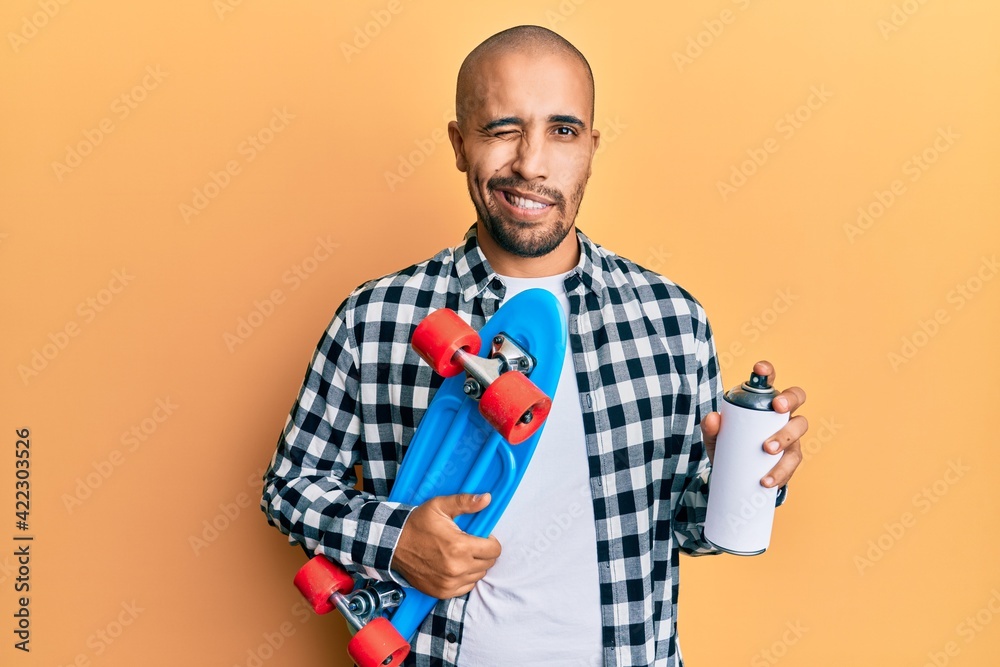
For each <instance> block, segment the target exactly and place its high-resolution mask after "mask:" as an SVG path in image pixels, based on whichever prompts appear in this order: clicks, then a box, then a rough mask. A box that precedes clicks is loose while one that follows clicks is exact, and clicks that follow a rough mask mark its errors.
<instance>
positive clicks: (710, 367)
mask: <svg viewBox="0 0 1000 667" xmlns="http://www.w3.org/2000/svg"><path fill="white" fill-rule="evenodd" d="M577 235H578V237H579V241H580V261H579V263H578V265H577V267H576V269H575V270H574V271H573V272H572V273H570V274H568V276H567V278H566V280H565V283H564V285H565V288H566V292H567V295H568V296H569V301H570V305H571V313H570V317H569V336H570V345H571V349H572V353H573V364H574V367H575V369H576V376H577V381H578V383H579V390H580V404H581V406H582V407H583V419H584V427H585V430H586V448H587V460H588V463H589V466H590V481H591V484H590V490H591V495H592V498H593V506H594V516H595V521H596V531H597V556H598V562H599V572H600V582H599V585H600V596H601V618H602V624H603V628H604V630H603V638H602V639H603V644H604V664H605V665H619V666H625V665H664V666H667V665H669V666H679V665H681V664H682V663H681V657H680V651H679V649H678V645H677V636H676V630H677V622H676V619H677V593H678V554H679V552H681V551H683V552H685V553H689V554H695V555H701V554H708V553H716V550H715V549H714V548H713V547H712V546H711V545H710V544H708V543H707V542H706V541H705V539H704V537H703V535H702V528H703V522H704V518H705V505H706V501H707V491H708V488H707V481H708V475H709V470H710V468H709V462H708V458H707V456H706V454H705V450H704V447H703V444H702V436H701V429H700V428H699V423H700V421H701V418H702V416H703V415H706V414H708V413H709V412H710V411H713V410H716V409H717V405H718V401H719V400H720V387H719V366H718V362H717V359H716V355H715V347H714V344H713V341H712V333H711V329H710V328H709V325H708V320H707V319H706V317H705V313H704V311H703V310H702V308H701V305H700V304H699V303H698V302H697V301H695V299H694V298H693V297H692V296H691V295H690V294H688V293H687V292H686V291H684V290H683V289H681V288H680V287H678V286H677V285H675V284H674V283H672V282H670V281H669V280H667V279H666V278H664V277H663V276H660V275H658V274H656V273H653V272H652V271H649V270H646V269H644V268H642V267H640V266H638V265H636V264H635V263H633V262H631V261H629V260H627V259H624V258H622V257H619V256H617V255H615V254H613V253H611V252H609V251H607V250H606V249H604V248H602V247H601V246H599V245H597V244H595V243H593V242H592V241H591V240H590V239H589V238H587V237H586V236H585V235H584V234H583V233H582V232H579V231H577ZM504 290H505V288H504V285H503V282H502V280H501V279H500V278H499V277H497V275H496V274H495V273H494V272H493V269H492V268H491V267H490V265H489V263H488V262H487V260H486V257H485V256H484V255H483V253H482V250H481V249H480V247H479V244H478V242H477V238H476V235H475V227H473V228H472V229H470V230H469V233H468V234H467V235H466V238H465V242H464V244H463V245H460V246H458V247H456V248H449V249H446V250H443V251H442V252H440V253H438V254H437V255H435V256H434V257H433V258H431V259H429V260H427V261H425V262H422V263H420V264H416V265H414V266H411V267H409V268H407V269H404V270H402V271H400V272H398V273H394V274H391V275H389V276H386V277H383V278H379V279H377V280H373V281H371V282H368V283H366V284H364V285H362V286H361V287H359V288H358V289H356V290H355V291H354V292H352V293H351V294H350V296H348V298H347V299H346V300H345V301H344V302H343V303H342V304H341V305H340V307H339V308H338V309H337V312H336V315H335V316H334V318H333V321H332V322H331V323H330V326H329V328H328V329H327V330H326V332H325V333H324V335H323V337H322V339H321V340H320V343H319V346H318V349H317V350H316V353H315V355H314V357H313V359H312V363H311V364H310V367H309V369H308V371H307V372H306V376H305V382H304V384H303V387H302V390H301V392H300V393H299V396H298V399H297V401H296V403H295V405H294V406H293V407H292V410H291V414H290V415H289V417H288V420H287V422H286V424H285V429H284V432H283V434H282V437H281V439H280V440H279V442H278V448H277V451H276V452H275V455H274V459H273V460H272V462H271V466H270V469H269V470H268V471H267V473H266V475H265V478H264V482H265V487H264V496H263V500H262V502H261V507H262V509H263V510H264V512H265V513H266V514H267V517H268V521H270V522H271V523H272V524H273V525H275V526H277V527H278V528H279V529H280V530H281V531H282V532H284V533H286V534H287V535H289V540H290V541H291V542H292V543H293V544H302V545H303V546H304V547H305V549H306V550H308V552H309V553H311V554H315V553H322V554H324V555H326V556H327V557H329V558H330V559H332V560H334V561H336V562H338V563H340V564H342V565H343V566H344V567H346V568H347V569H348V570H349V571H351V572H352V573H355V574H361V575H363V576H365V577H369V578H373V579H378V580H396V581H399V579H398V577H394V575H393V574H392V573H391V572H390V570H389V563H390V561H391V559H392V553H393V549H394V548H395V545H396V541H397V540H398V538H399V534H400V529H401V528H402V526H403V524H404V522H405V521H406V518H407V516H408V515H409V512H410V511H411V509H412V507H410V506H407V505H404V504H400V503H391V502H388V501H386V498H387V496H388V495H389V490H390V488H391V487H392V483H393V480H394V479H395V477H396V473H397V471H398V469H399V464H400V461H401V460H402V458H403V454H404V452H405V451H406V445H407V443H408V442H409V441H410V438H411V437H412V436H413V432H414V429H415V427H416V425H417V424H418V422H419V421H420V417H421V415H422V414H423V413H424V410H425V409H426V408H427V405H428V403H429V402H430V400H431V397H432V396H433V394H434V391H435V390H436V389H437V388H438V387H439V386H440V384H441V382H442V379H441V378H440V377H438V376H436V375H435V374H434V373H433V372H432V370H431V368H430V367H429V366H428V365H427V364H426V363H424V362H422V361H421V360H420V359H419V358H418V357H417V355H416V353H415V352H413V351H412V350H411V349H410V335H411V333H412V332H413V329H414V327H415V326H416V324H417V323H418V322H420V321H421V320H422V319H423V318H424V317H425V316H426V315H427V314H428V313H429V312H431V311H433V310H435V309H438V308H451V309H453V310H455V311H457V312H458V313H459V314H460V315H461V316H462V317H463V319H465V320H466V321H468V322H470V323H471V324H472V326H473V327H474V328H476V329H479V328H480V327H481V326H482V325H483V323H484V322H485V321H486V320H487V319H488V318H489V317H490V316H491V315H492V314H493V313H495V312H496V310H497V308H499V306H500V304H501V302H502V301H503V298H504ZM358 464H359V465H360V469H361V475H362V479H361V487H362V490H360V491H359V490H356V488H355V487H356V485H357V478H356V473H355V465H358ZM502 557H503V556H501V558H502ZM465 604H466V597H461V598H454V599H450V600H443V601H441V602H439V603H438V604H437V606H435V608H434V610H433V612H432V613H431V615H430V616H429V617H428V618H427V620H426V621H425V622H424V623H423V625H422V626H421V627H420V630H419V633H418V635H417V637H416V640H415V641H414V642H413V644H414V647H413V652H412V653H411V655H410V657H409V658H408V659H407V663H406V664H411V665H428V666H429V665H447V666H452V665H455V664H456V659H457V656H458V650H459V647H460V645H461V639H462V623H463V618H464V612H465ZM511 622H514V623H519V622H521V623H523V622H527V619H524V618H521V619H512V621H511ZM552 639H553V642H554V646H557V645H558V638H555V637H554V638H552Z"/></svg>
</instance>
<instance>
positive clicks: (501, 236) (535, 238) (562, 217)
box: [469, 176, 586, 257]
mask: <svg viewBox="0 0 1000 667" xmlns="http://www.w3.org/2000/svg"><path fill="white" fill-rule="evenodd" d="M477 185H478V183H474V182H473V181H472V179H470V180H469V195H470V196H471V197H472V203H473V205H474V206H475V208H476V213H477V214H478V215H479V219H480V220H481V221H482V223H483V226H485V227H486V230H487V231H488V232H489V234H490V236H491V237H492V238H493V240H494V241H496V244H497V245H498V246H500V247H501V248H503V249H504V250H505V251H507V252H509V253H511V254H512V255H517V256H518V257H542V256H543V255H547V254H549V253H550V252H552V251H553V250H555V249H556V248H557V247H559V244H560V243H562V241H563V239H565V238H566V235H567V234H569V232H570V230H571V229H573V223H574V222H575V217H576V211H577V210H579V207H580V201H581V200H582V199H583V190H584V187H585V186H586V181H584V182H583V183H580V185H579V186H578V187H577V189H576V191H575V192H574V193H573V196H572V197H571V198H570V201H569V204H570V205H571V206H572V210H573V216H572V218H570V217H568V216H567V215H566V210H567V201H566V197H565V196H564V195H563V194H562V193H561V192H559V191H558V190H554V189H552V188H546V187H531V186H529V185H528V183H527V182H525V181H524V180H522V179H520V178H517V177H515V176H494V177H492V178H491V179H490V180H489V181H487V183H486V187H487V192H489V193H490V200H489V201H485V202H484V201H480V200H479V198H478V197H477V196H476V194H477V193H478V192H480V190H479V189H478V188H477ZM497 188H514V189H517V190H520V191H522V192H527V193H534V194H537V195H540V196H543V197H545V198H547V199H550V200H552V202H553V206H554V207H555V208H556V210H557V211H558V213H559V215H558V217H557V218H556V220H555V221H554V222H551V223H537V222H523V221H521V220H517V219H515V218H511V217H508V216H507V215H506V214H505V212H503V211H502V210H501V209H500V205H499V204H498V203H497V202H496V201H494V200H493V193H495V192H497ZM497 196H500V197H502V196H503V195H502V194H500V195H497Z"/></svg>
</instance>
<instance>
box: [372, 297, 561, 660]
mask: <svg viewBox="0 0 1000 667" xmlns="http://www.w3.org/2000/svg"><path fill="white" fill-rule="evenodd" d="M501 332H503V333H505V334H506V335H508V336H510V337H511V338H513V339H514V340H515V341H517V342H518V344H520V345H523V346H525V347H526V348H527V349H528V352H529V353H530V354H531V356H532V357H534V358H535V360H536V362H537V364H536V366H535V368H534V370H532V372H531V375H530V378H531V381H532V382H534V383H535V385H537V386H538V388H539V389H541V390H542V391H543V392H545V394H546V395H548V396H549V397H550V398H552V397H554V396H555V394H556V385H557V384H558V383H559V375H560V373H562V365H563V359H564V358H565V354H566V340H567V332H566V315H565V313H564V312H563V309H562V306H561V305H560V304H559V301H558V300H557V299H556V297H555V296H553V295H552V294H550V293H549V292H547V291H546V290H542V289H529V290H525V291H523V292H521V293H520V294H518V295H517V296H514V297H513V298H511V299H510V300H509V301H507V302H506V303H504V304H503V305H502V306H501V307H500V308H499V309H498V310H497V312H496V314H494V315H493V317H491V318H490V319H489V321H488V322H487V323H486V324H485V325H484V326H483V328H482V329H481V330H480V331H479V337H480V339H481V340H482V347H481V349H480V351H479V355H480V356H483V357H485V356H488V354H489V351H490V342H491V341H492V340H493V337H494V336H495V335H497V334H499V333H501ZM464 383H465V373H459V374H458V375H456V376H453V377H450V378H447V379H446V380H445V381H444V382H443V383H442V384H441V387H440V388H439V389H438V390H437V393H435V394H434V398H433V399H432V400H431V403H430V406H428V408H427V412H425V413H424V416H423V418H422V419H421V420H420V424H418V425H417V430H416V432H415V433H414V435H413V438H412V439H411V441H410V444H409V446H408V448H407V450H406V456H405V457H404V458H403V463H402V465H401V466H400V470H399V475H398V476H397V478H396V481H395V483H394V484H393V487H392V491H391V492H390V493H389V500H391V501H395V502H402V503H407V504H410V505H419V504H421V503H423V502H424V501H425V500H428V499H429V498H433V497H435V496H447V495H451V494H455V493H490V494H491V499H490V504H489V505H488V506H487V507H486V508H485V509H483V510H482V511H481V512H477V513H476V514H467V515H463V516H459V517H457V518H456V519H455V523H456V524H458V527H459V528H461V529H462V530H464V531H465V532H466V533H469V534H470V535H475V536H477V537H486V536H488V535H489V534H490V532H491V531H492V530H493V528H494V527H495V526H496V524H497V522H498V521H499V520H500V516H501V515H502V514H503V511H504V510H505V509H506V508H507V504H508V503H509V502H510V499H511V498H512V497H513V496H514V492H515V491H516V490H517V485H518V484H519V483H520V481H521V477H523V476H524V471H525V469H526V468H527V465H528V462H529V461H530V460H531V455H532V453H534V451H535V446H536V445H537V444H538V438H539V436H540V435H541V433H542V430H543V429H544V428H545V426H544V424H543V425H542V428H540V429H538V431H536V432H535V433H534V434H533V435H532V436H531V437H530V438H528V439H527V440H525V441H524V442H522V443H521V444H519V445H511V444H510V443H508V442H507V441H506V440H505V439H503V438H502V437H501V436H500V434H499V433H497V432H496V431H495V430H493V427H492V426H490V425H489V423H488V422H487V421H486V420H485V419H484V418H483V416H482V415H481V414H480V413H479V405H478V403H477V402H476V401H472V400H468V399H467V398H466V396H465V393H464V392H463V391H462V385H463V384H464ZM453 424H454V426H453ZM404 591H405V593H406V597H405V599H404V600H403V602H402V603H401V604H400V605H399V607H397V608H396V609H395V611H394V613H393V615H392V618H391V621H392V624H393V625H394V626H396V629H397V630H399V633H400V634H401V635H402V636H403V637H406V638H407V640H409V641H412V640H413V636H414V635H415V634H416V631H417V628H418V627H419V626H420V624H421V623H422V622H423V621H424V619H425V618H426V617H427V614H429V613H430V611H431V609H432V608H433V607H434V605H435V604H437V602H438V600H437V599H436V598H432V597H430V596H429V595H426V594H424V593H421V592H420V591H418V590H416V589H413V588H405V589H404Z"/></svg>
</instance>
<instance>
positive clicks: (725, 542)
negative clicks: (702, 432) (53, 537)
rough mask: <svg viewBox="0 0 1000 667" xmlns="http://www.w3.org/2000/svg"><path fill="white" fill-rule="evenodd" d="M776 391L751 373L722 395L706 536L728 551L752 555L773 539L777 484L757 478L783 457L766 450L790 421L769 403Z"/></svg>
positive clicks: (763, 379)
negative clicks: (768, 484) (768, 441)
mask: <svg viewBox="0 0 1000 667" xmlns="http://www.w3.org/2000/svg"><path fill="white" fill-rule="evenodd" d="M775 396H777V391H775V389H774V388H773V387H771V386H768V384H767V377H766V376H763V375H757V374H756V373H752V374H751V375H750V380H749V382H744V383H743V384H742V385H739V386H737V387H733V388H732V389H730V390H729V391H727V392H726V393H725V395H724V396H723V398H724V399H725V400H723V402H722V405H721V406H720V409H719V413H720V414H721V415H722V424H721V426H720V429H719V437H718V439H717V440H716V443H715V456H714V461H713V463H712V475H711V477H710V479H709V491H708V509H707V515H706V517H705V539H707V540H708V541H709V542H711V543H712V544H713V545H715V546H716V547H718V548H719V549H722V550H723V551H727V552H729V553H732V554H738V555H740V556H756V555H757V554H761V553H764V551H765V550H766V549H767V546H768V544H769V543H770V541H771V525H772V524H773V522H774V503H775V501H776V499H777V496H778V489H777V488H770V489H769V488H766V487H764V486H762V485H761V483H760V480H761V478H763V477H764V475H766V474H767V473H768V472H769V471H770V470H771V468H773V467H774V465H775V464H776V463H777V462H778V459H780V458H781V454H768V453H767V452H766V451H764V448H763V445H764V441H765V440H766V439H767V438H769V437H770V436H772V435H774V434H775V433H777V432H778V431H779V430H781V427H782V426H784V425H785V424H786V423H788V414H787V413H785V414H779V413H777V412H775V411H774V409H773V408H772V407H771V401H772V400H773V399H774V397H775Z"/></svg>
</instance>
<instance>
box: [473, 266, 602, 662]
mask: <svg viewBox="0 0 1000 667" xmlns="http://www.w3.org/2000/svg"><path fill="white" fill-rule="evenodd" d="M563 279H564V276H552V277H547V278H510V277H502V280H503V281H504V283H505V285H506V286H507V290H506V294H505V297H504V301H506V300H507V299H509V298H511V297H513V296H514V295H515V294H517V293H519V292H521V291H523V290H526V289H528V288H531V287H540V288H543V289H547V290H548V291H550V292H552V293H553V294H555V295H556V297H557V298H558V299H559V300H560V302H561V303H562V305H563V308H564V309H565V311H566V314H567V317H569V299H568V298H567V297H566V292H565V290H564V289H563V284H562V283H563ZM493 535H494V536H496V538H497V539H498V540H499V541H500V545H501V547H502V549H503V553H502V554H501V555H500V558H499V559H497V562H496V564H495V565H494V566H493V567H492V568H490V570H489V571H488V572H487V573H486V576H485V577H483V579H481V580H480V581H479V582H478V583H477V584H476V587H475V588H474V589H473V590H472V592H471V593H470V594H469V601H468V604H467V605H466V608H465V621H464V624H463V630H462V645H461V647H460V649H459V656H458V664H459V665H460V666H461V667H495V666H497V665H518V666H521V665H546V666H557V665H558V666H564V667H569V666H573V667H600V666H601V665H602V664H603V662H602V645H601V605H600V602H601V599H600V590H599V586H598V581H599V579H598V577H599V575H598V569H597V535H596V531H595V528H594V506H593V502H592V500H591V494H590V470H589V468H588V465H587V447H586V439H585V434H584V429H583V411H582V409H581V407H580V392H579V388H578V385H577V382H576V374H575V372H574V369H573V356H572V350H570V348H569V345H567V346H566V358H565V361H564V363H563V369H562V375H561V376H560V378H559V386H558V387H557V389H556V395H555V397H554V398H553V401H552V410H551V412H550V413H549V417H548V421H547V422H546V424H545V428H544V430H543V431H542V435H541V438H540V439H539V441H538V446H537V447H536V449H535V453H534V455H533V456H532V457H531V463H530V464H529V465H528V468H527V471H526V472H525V474H524V478H523V479H522V480H521V483H520V485H519V486H518V488H517V491H516V492H515V493H514V497H513V498H511V501H510V504H509V505H508V506H507V509H506V511H505V512H504V513H503V516H502V517H501V518H500V521H499V523H497V526H496V528H495V529H494V530H493Z"/></svg>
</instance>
